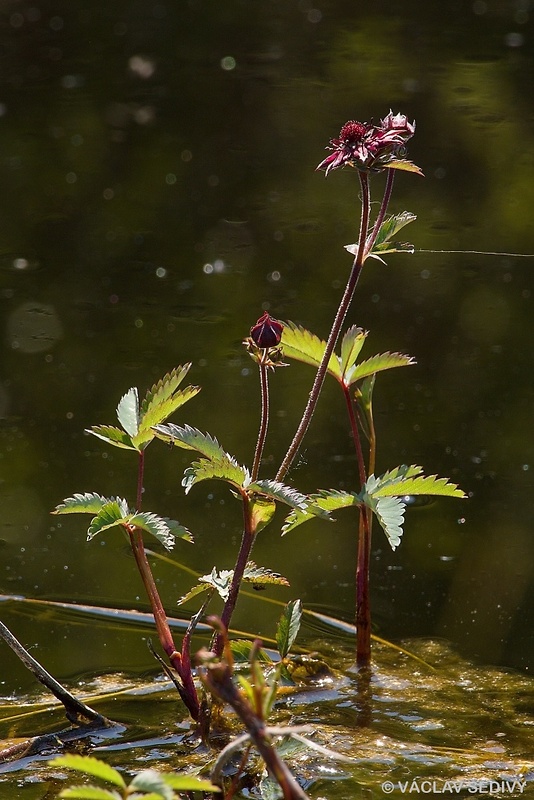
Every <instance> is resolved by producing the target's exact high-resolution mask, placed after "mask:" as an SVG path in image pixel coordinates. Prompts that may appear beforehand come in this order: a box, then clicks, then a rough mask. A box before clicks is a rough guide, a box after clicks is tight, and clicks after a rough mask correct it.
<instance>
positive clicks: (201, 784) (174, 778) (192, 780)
mask: <svg viewBox="0 0 534 800" xmlns="http://www.w3.org/2000/svg"><path fill="white" fill-rule="evenodd" d="M162 777H163V780H164V781H165V783H168V784H169V786H171V787H172V788H173V789H176V791H178V792H180V791H181V792H220V791H221V789H220V788H219V786H214V785H213V783H210V782H209V781H206V780H203V779H202V778H197V777H196V776H195V775H178V774H176V773H175V772H171V773H170V774H164V775H162Z"/></svg>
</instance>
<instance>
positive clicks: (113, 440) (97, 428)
mask: <svg viewBox="0 0 534 800" xmlns="http://www.w3.org/2000/svg"><path fill="white" fill-rule="evenodd" d="M85 430H86V431H87V433H92V434H93V436H96V437H98V438H99V439H102V440H103V441H104V442H106V443H107V444H111V445H113V447H122V448H124V449H125V450H136V449H137V448H136V447H135V446H134V444H133V442H132V439H131V437H130V436H128V434H127V433H126V431H122V430H121V429H120V428H115V427H114V426H113V425H93V426H92V427H91V428H86V429H85Z"/></svg>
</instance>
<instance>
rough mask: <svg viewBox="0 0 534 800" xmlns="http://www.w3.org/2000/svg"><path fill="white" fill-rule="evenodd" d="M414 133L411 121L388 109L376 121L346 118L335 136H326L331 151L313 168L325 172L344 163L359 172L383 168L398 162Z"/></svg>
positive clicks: (413, 125)
mask: <svg viewBox="0 0 534 800" xmlns="http://www.w3.org/2000/svg"><path fill="white" fill-rule="evenodd" d="M414 133H415V122H413V123H410V122H408V119H407V118H406V117H405V116H404V114H393V112H392V111H390V112H389V114H388V115H387V117H385V118H384V119H383V120H381V121H380V125H374V124H373V123H372V122H356V121H355V120H350V121H349V122H346V123H345V124H344V125H343V127H342V128H341V131H340V133H339V137H338V138H337V139H331V140H330V147H329V149H330V150H332V153H330V155H329V156H327V157H326V158H325V159H324V160H323V161H321V163H320V164H319V166H318V167H317V169H324V170H325V173H326V174H327V175H328V173H329V172H330V170H332V169H337V168H338V167H344V166H346V165H347V164H348V165H349V166H351V167H355V168H356V169H359V170H361V171H362V172H370V171H379V170H382V169H386V168H387V167H391V166H393V164H394V163H395V162H398V156H399V155H401V154H402V150H403V148H404V145H405V143H406V142H407V141H408V139H410V138H411V137H412V136H413V135H414Z"/></svg>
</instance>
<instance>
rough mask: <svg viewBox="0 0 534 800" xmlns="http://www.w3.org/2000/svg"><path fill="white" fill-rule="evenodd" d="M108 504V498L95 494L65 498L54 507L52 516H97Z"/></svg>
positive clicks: (88, 493) (87, 493) (89, 493)
mask: <svg viewBox="0 0 534 800" xmlns="http://www.w3.org/2000/svg"><path fill="white" fill-rule="evenodd" d="M110 502H111V500H110V499H109V498H108V497H102V495H100V494H97V493H96V492H86V493H85V494H75V495H73V496H72V497H67V498H66V499H65V500H63V502H62V503H60V504H59V505H58V506H56V508H55V509H54V511H52V514H83V513H88V514H98V512H99V511H101V510H102V508H103V507H104V506H105V505H107V504H108V503H110Z"/></svg>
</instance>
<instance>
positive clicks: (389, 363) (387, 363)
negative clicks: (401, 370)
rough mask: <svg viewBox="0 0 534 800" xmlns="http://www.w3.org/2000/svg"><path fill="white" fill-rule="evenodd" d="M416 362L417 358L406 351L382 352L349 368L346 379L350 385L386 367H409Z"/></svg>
mask: <svg viewBox="0 0 534 800" xmlns="http://www.w3.org/2000/svg"><path fill="white" fill-rule="evenodd" d="M415 363H416V362H415V359H413V358H412V357H411V356H407V355H405V354H404V353H390V352H386V353H380V354H378V355H376V356H371V358H368V359H366V360H365V361H360V363H359V364H355V365H354V366H353V367H351V368H349V369H348V370H347V371H346V373H345V376H344V381H345V383H346V384H347V385H348V386H351V385H352V384H353V383H355V382H356V381H359V380H362V378H367V377H368V376H369V375H374V374H375V373H376V372H383V371H384V370H386V369H394V368H395V367H408V366H410V365H412V364H415Z"/></svg>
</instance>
